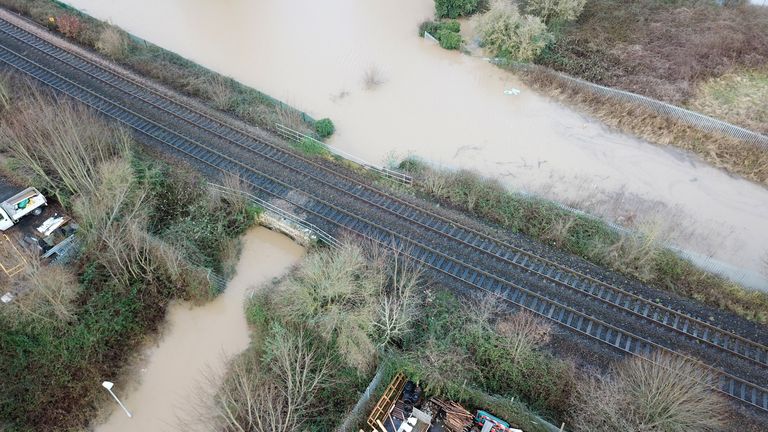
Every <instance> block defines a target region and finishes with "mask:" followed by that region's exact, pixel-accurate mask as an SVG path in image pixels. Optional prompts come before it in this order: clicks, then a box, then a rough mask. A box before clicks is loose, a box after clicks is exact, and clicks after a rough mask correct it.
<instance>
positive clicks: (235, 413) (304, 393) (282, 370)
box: [215, 325, 331, 432]
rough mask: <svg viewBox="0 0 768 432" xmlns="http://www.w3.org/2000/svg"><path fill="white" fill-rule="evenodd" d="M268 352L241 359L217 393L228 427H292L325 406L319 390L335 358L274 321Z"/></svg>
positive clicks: (253, 431) (285, 430)
mask: <svg viewBox="0 0 768 432" xmlns="http://www.w3.org/2000/svg"><path fill="white" fill-rule="evenodd" d="M265 345H266V347H265V351H266V353H265V355H264V357H259V355H258V354H256V353H255V352H254V351H249V352H248V353H247V354H245V355H244V356H243V357H241V358H239V359H237V360H236V361H235V362H234V363H233V364H232V367H231V369H230V372H229V374H228V376H227V377H226V378H225V382H224V384H223V385H222V387H221V389H220V390H219V392H218V393H217V395H216V398H215V406H216V416H217V418H218V420H219V423H220V430H223V431H225V432H230V431H231V432H291V431H297V430H300V428H301V425H302V424H303V422H304V420H305V419H306V418H307V416H308V415H310V414H311V413H313V412H314V410H316V409H320V408H321V407H322V403H320V404H318V403H317V402H318V401H317V400H316V395H317V392H318V391H319V390H320V388H321V387H322V386H323V385H325V384H326V383H327V380H328V377H329V375H330V372H331V366H330V365H331V363H330V359H329V358H328V357H326V356H324V355H323V354H322V353H321V352H320V351H319V350H318V349H317V347H316V346H314V345H313V344H312V343H311V342H310V341H309V339H308V337H307V335H306V334H305V333H304V332H303V331H301V330H298V331H291V330H287V329H285V328H283V327H280V326H278V325H274V326H273V327H272V329H271V331H270V337H269V338H268V339H267V341H266V343H265Z"/></svg>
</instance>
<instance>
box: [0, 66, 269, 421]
mask: <svg viewBox="0 0 768 432" xmlns="http://www.w3.org/2000/svg"><path fill="white" fill-rule="evenodd" d="M0 88H2V89H4V92H3V94H6V95H8V99H7V102H8V103H7V106H6V107H5V108H2V107H0V110H2V117H1V118H2V120H0V150H2V156H3V159H4V161H5V164H4V166H3V171H4V172H5V173H6V174H7V175H9V176H12V177H14V178H16V179H17V180H18V181H19V182H20V184H23V185H25V186H28V185H34V186H36V187H38V188H40V189H41V190H42V191H44V193H45V194H46V196H48V197H49V199H51V200H54V201H58V202H59V203H60V204H61V205H63V207H64V209H65V211H66V212H67V213H68V214H69V215H72V216H73V217H74V219H75V220H76V222H77V223H78V224H79V225H80V229H79V231H78V234H77V235H78V239H79V242H80V243H79V245H80V252H79V254H78V256H77V258H76V259H75V261H74V262H72V263H70V264H68V265H67V266H66V267H64V266H49V265H41V264H39V263H38V261H37V260H36V259H35V258H34V254H33V253H31V254H30V263H31V264H30V265H28V266H27V268H26V269H25V271H24V272H23V273H22V274H21V275H19V276H17V278H16V279H14V280H13V281H10V280H8V279H7V278H5V279H3V280H2V283H3V284H4V285H8V284H11V283H13V284H21V285H22V286H25V287H26V288H27V291H26V293H24V294H22V295H20V296H19V297H18V298H17V299H15V300H14V301H13V302H12V303H10V304H9V305H0V364H2V365H3V371H4V375H3V380H2V382H0V418H1V419H2V422H5V423H6V424H5V425H3V424H2V423H0V428H2V427H3V426H4V427H5V429H4V430H9V431H29V430H45V431H64V430H79V429H81V428H84V427H85V426H86V425H87V423H88V421H89V420H90V418H91V416H92V415H93V414H94V412H95V411H96V409H97V408H98V406H99V405H100V404H101V403H102V402H103V401H104V400H105V398H106V397H107V396H105V395H104V392H103V389H101V388H100V387H99V385H98V383H99V382H100V381H101V380H102V379H104V378H107V377H115V375H116V373H119V371H120V369H121V367H122V366H124V365H125V362H126V361H127V360H128V358H129V357H130V356H131V355H132V354H133V353H135V351H136V350H137V349H138V347H139V346H140V345H141V343H142V342H143V341H144V340H145V339H146V338H147V337H148V336H149V335H151V334H153V333H154V332H155V331H156V329H157V327H158V325H159V324H160V323H161V322H162V320H163V319H164V316H165V310H166V307H167V305H168V303H169V302H170V301H171V300H173V299H185V300H191V301H206V300H207V299H210V298H211V297H212V296H213V295H215V288H214V287H213V286H212V285H211V284H210V282H209V281H208V277H207V275H208V271H209V270H211V269H212V270H214V271H218V272H223V271H224V270H225V267H226V262H227V260H228V259H231V257H232V256H233V254H234V253H236V252H233V251H236V250H237V249H236V245H237V238H238V237H239V236H240V234H241V233H242V232H244V230H245V229H246V228H247V227H248V226H250V225H251V224H252V223H253V221H254V217H255V214H256V212H257V209H255V208H252V207H251V206H249V205H247V204H246V203H245V202H242V201H237V200H225V199H223V198H221V197H218V196H215V195H212V194H211V193H209V192H208V190H207V187H206V183H205V182H204V180H203V179H202V178H200V177H199V176H198V175H196V174H194V173H193V172H192V171H191V170H187V169H185V168H184V167H181V166H173V165H169V164H167V163H162V162H158V161H155V160H153V159H150V158H148V157H146V156H145V155H142V154H141V153H140V152H139V151H138V149H137V147H136V146H135V145H134V144H133V142H131V139H130V138H129V136H128V135H127V133H125V132H124V131H122V130H120V129H117V128H115V127H114V125H111V124H106V123H105V122H103V121H102V120H100V119H99V118H97V117H96V116H95V115H94V114H93V113H91V112H89V111H87V110H85V109H84V108H82V107H81V106H79V105H72V104H70V103H69V102H62V101H56V100H53V99H51V98H49V97H48V95H47V94H44V93H40V92H38V91H37V90H35V89H32V88H29V87H27V86H26V85H25V84H21V83H20V82H18V81H14V80H10V79H8V78H3V79H2V80H1V82H0Z"/></svg>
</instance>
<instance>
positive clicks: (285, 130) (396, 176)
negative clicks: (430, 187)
mask: <svg viewBox="0 0 768 432" xmlns="http://www.w3.org/2000/svg"><path fill="white" fill-rule="evenodd" d="M275 132H277V133H278V134H279V135H280V136H282V137H283V138H285V139H288V140H291V141H294V142H300V141H303V140H311V141H312V142H314V143H316V144H319V145H321V146H323V147H324V148H326V149H328V151H330V152H331V153H333V154H334V155H336V156H338V157H340V158H343V159H346V160H348V161H352V162H354V163H356V164H358V165H360V166H362V167H364V168H366V169H368V170H371V171H373V172H375V173H377V174H379V175H381V176H382V177H385V178H388V179H390V180H394V181H396V182H398V183H402V184H404V185H408V186H410V185H412V184H413V177H411V176H409V175H408V174H404V173H401V172H400V171H395V170H392V169H389V168H387V167H380V166H376V165H374V164H372V163H369V162H366V161H365V160H363V159H361V158H359V157H357V156H355V155H353V154H350V153H347V152H345V151H343V150H339V149H337V148H335V147H331V146H329V145H327V144H325V143H324V142H322V141H318V140H317V139H315V138H313V137H311V136H309V135H306V134H303V133H301V132H298V131H295V130H293V129H291V128H289V127H287V126H284V125H282V124H280V123H275Z"/></svg>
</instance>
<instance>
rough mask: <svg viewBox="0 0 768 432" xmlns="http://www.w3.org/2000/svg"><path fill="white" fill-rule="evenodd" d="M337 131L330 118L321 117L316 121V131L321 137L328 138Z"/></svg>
mask: <svg viewBox="0 0 768 432" xmlns="http://www.w3.org/2000/svg"><path fill="white" fill-rule="evenodd" d="M335 131H336V127H335V126H334V125H333V122H332V121H331V119H329V118H324V119H320V120H318V121H316V122H315V132H317V134H318V135H319V136H320V138H321V139H326V138H328V137H329V136H331V135H333V133H334V132H335Z"/></svg>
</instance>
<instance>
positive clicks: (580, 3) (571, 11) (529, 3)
mask: <svg viewBox="0 0 768 432" xmlns="http://www.w3.org/2000/svg"><path fill="white" fill-rule="evenodd" d="M586 2H587V0H526V1H525V2H524V3H523V10H524V11H525V13H528V14H531V15H535V16H537V17H539V18H541V20H542V21H544V23H546V24H550V23H564V22H568V21H573V20H575V19H576V18H578V17H579V15H580V14H581V11H582V10H584V4H585V3H586Z"/></svg>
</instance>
